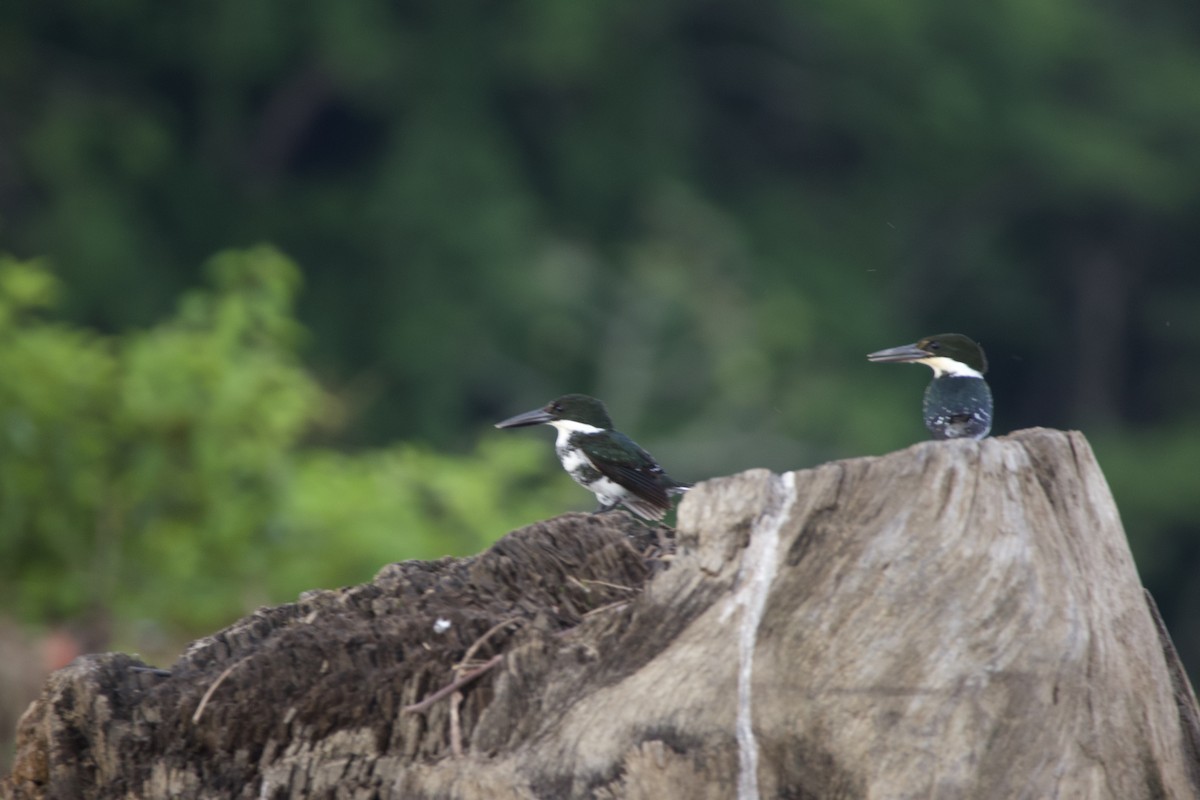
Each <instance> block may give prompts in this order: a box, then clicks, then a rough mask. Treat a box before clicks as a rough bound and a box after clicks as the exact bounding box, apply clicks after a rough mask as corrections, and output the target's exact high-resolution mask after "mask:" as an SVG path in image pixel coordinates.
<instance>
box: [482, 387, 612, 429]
mask: <svg viewBox="0 0 1200 800" xmlns="http://www.w3.org/2000/svg"><path fill="white" fill-rule="evenodd" d="M558 421H568V422H579V423H582V424H584V425H590V426H591V427H593V428H601V429H603V430H612V427H613V424H612V419H611V418H609V416H608V410H607V409H606V408H605V407H604V403H601V402H600V401H599V400H597V399H596V398H594V397H589V396H587V395H586V394H564V395H563V396H562V397H560V398H558V399H557V400H551V401H550V402H549V403H547V404H546V405H544V406H542V407H541V408H537V409H534V410H533V411H526V412H525V413H524V414H518V415H517V416H515V417H511V418H509V419H506V420H504V421H503V422H498V423H496V427H497V428H520V427H522V426H525V425H540V424H542V423H553V422H558Z"/></svg>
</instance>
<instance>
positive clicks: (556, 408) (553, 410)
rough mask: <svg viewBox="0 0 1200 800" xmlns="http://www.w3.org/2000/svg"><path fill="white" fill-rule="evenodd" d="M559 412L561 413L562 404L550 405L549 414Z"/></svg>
mask: <svg viewBox="0 0 1200 800" xmlns="http://www.w3.org/2000/svg"><path fill="white" fill-rule="evenodd" d="M560 411H562V403H551V404H550V412H551V413H552V414H557V413H558V412H560Z"/></svg>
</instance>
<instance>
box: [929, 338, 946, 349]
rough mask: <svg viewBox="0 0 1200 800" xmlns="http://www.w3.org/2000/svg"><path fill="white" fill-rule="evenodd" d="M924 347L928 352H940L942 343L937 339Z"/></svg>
mask: <svg viewBox="0 0 1200 800" xmlns="http://www.w3.org/2000/svg"><path fill="white" fill-rule="evenodd" d="M926 347H927V348H928V349H930V350H940V349H942V343H941V342H939V341H938V340H937V339H934V340H933V341H931V342H930V343H929V344H928V345H926Z"/></svg>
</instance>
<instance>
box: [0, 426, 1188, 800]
mask: <svg viewBox="0 0 1200 800" xmlns="http://www.w3.org/2000/svg"><path fill="white" fill-rule="evenodd" d="M143 666H144V665H141V664H140V663H139V662H137V661H135V660H134V659H132V658H130V657H128V656H124V655H119V654H107V655H103V656H93V657H87V658H83V659H80V660H78V661H76V662H75V663H74V664H72V665H71V666H70V667H68V668H66V669H63V670H60V671H59V672H57V673H55V674H54V675H52V676H51V677H50V679H49V680H48V682H47V685H46V687H45V689H44V692H43V694H42V696H41V698H40V699H39V700H38V701H37V702H35V703H34V704H33V705H32V706H31V707H30V709H29V711H28V712H27V713H26V714H25V716H24V717H23V719H22V721H21V723H20V727H19V731H18V739H19V741H18V752H17V759H16V762H15V767H14V771H13V773H12V775H10V776H9V777H8V778H6V779H5V780H4V782H3V784H0V788H2V789H3V794H4V795H5V796H9V797H15V798H67V797H70V798H118V797H119V798H129V797H139V798H168V797H170V798H218V797H238V798H242V797H244V798H288V797H331V798H332V797H336V798H355V799H357V798H435V797H436V798H462V799H464V800H466V799H468V798H469V799H471V800H475V799H476V798H500V799H502V800H503V799H504V798H513V799H516V798H604V799H607V800H616V798H645V799H646V800H650V799H651V798H653V799H654V800H659V799H661V798H688V800H698V799H699V798H714V799H715V798H721V799H722V800H725V799H726V798H734V797H736V798H858V797H863V798H867V797H870V798H956V799H957V798H974V799H976V800H978V799H979V798H1046V797H1063V798H1076V797H1078V798H1114V800H1136V798H1180V799H1181V800H1183V799H1184V798H1196V797H1200V722H1198V719H1200V714H1198V712H1197V706H1196V700H1195V696H1194V694H1193V692H1192V690H1191V687H1190V685H1189V684H1188V681H1187V678H1186V676H1185V674H1184V672H1183V670H1182V668H1181V667H1180V665H1179V661H1178V658H1177V657H1176V655H1175V653H1174V649H1173V648H1172V646H1171V643H1170V639H1169V638H1168V637H1167V636H1166V633H1165V630H1164V629H1162V627H1161V622H1160V621H1159V620H1158V619H1157V613H1156V611H1155V610H1154V609H1153V605H1152V603H1148V602H1147V596H1146V595H1145V594H1144V592H1143V590H1142V588H1141V585H1140V583H1139V581H1138V576H1137V572H1136V570H1135V568H1134V564H1133V560H1132V558H1131V556H1130V553H1129V549H1128V546H1127V543H1126V541H1125V536H1124V533H1123V531H1122V528H1121V523H1120V520H1119V517H1118V515H1117V510H1116V507H1115V506H1114V504H1113V501H1112V498H1111V496H1110V494H1109V491H1108V488H1107V486H1106V484H1105V481H1104V478H1103V475H1102V473H1101V471H1100V469H1099V467H1098V465H1097V464H1096V461H1095V459H1094V457H1093V455H1092V453H1091V450H1090V448H1089V447H1088V445H1087V442H1086V440H1085V439H1084V438H1083V436H1082V435H1080V434H1078V433H1062V432H1058V431H1049V430H1042V429H1034V430H1028V431H1021V432H1018V433H1015V434H1013V435H1010V436H1006V437H1002V438H993V439H986V440H984V441H982V442H975V441H961V440H955V441H946V442H927V443H923V444H918V445H915V446H913V447H910V448H908V449H907V450H903V451H900V452H896V453H891V454H889V455H886V456H882V457H873V458H858V459H852V460H847V461H839V462H834V463H830V464H825V465H822V466H820V467H817V468H815V469H810V470H801V471H798V472H793V473H788V474H785V475H782V476H778V475H774V474H772V473H770V472H768V471H766V470H752V471H750V472H746V473H743V474H740V475H735V476H733V477H729V478H720V479H714V480H711V481H707V482H705V483H702V484H700V485H699V486H697V487H696V488H695V489H694V490H693V491H692V492H690V493H689V494H688V496H687V498H686V499H685V500H684V502H683V504H682V505H681V507H680V510H679V525H678V531H677V532H672V531H669V530H666V529H662V528H645V527H643V526H641V525H639V524H638V523H637V522H635V521H634V520H633V519H632V518H630V517H628V516H627V515H625V514H623V513H611V514H604V515H598V516H589V515H581V514H568V515H565V516H562V517H558V518H555V519H552V520H548V521H546V522H542V523H538V524H536V525H532V526H530V527H528V528H525V529H522V530H519V531H516V532H514V533H511V534H509V535H508V536H506V537H505V538H504V539H502V540H501V541H500V542H498V543H497V544H496V545H495V546H494V547H492V548H491V549H490V550H488V551H487V552H485V553H483V554H481V555H479V556H475V557H471V558H465V559H457V560H456V559H443V560H440V561H435V562H405V563H402V564H393V565H390V566H388V567H385V568H384V569H383V570H382V571H381V572H380V573H379V575H378V576H377V577H376V578H375V580H374V581H372V582H371V583H368V584H364V585H362V586H356V587H351V588H347V589H342V590H338V591H320V592H312V593H309V594H307V595H305V596H303V597H302V598H301V599H300V600H299V602H297V603H293V604H289V605H284V606H279V607H276V608H268V609H263V610H260V611H258V612H256V613H255V614H253V615H252V616H250V617H248V618H246V619H244V620H242V621H241V622H239V623H237V624H235V625H234V626H232V627H230V628H229V629H227V630H225V631H222V632H220V633H218V634H216V635H214V636H212V637H209V638H206V639H202V640H200V641H198V642H196V643H195V644H193V646H192V647H191V648H190V649H189V650H188V651H187V653H186V654H185V655H184V656H183V657H182V658H181V659H180V660H179V662H178V663H177V664H175V665H174V666H173V667H172V668H171V671H170V674H169V675H164V674H156V673H154V672H148V671H144V670H142V669H140V668H141V667H143ZM456 667H457V669H456ZM423 701H424V702H423Z"/></svg>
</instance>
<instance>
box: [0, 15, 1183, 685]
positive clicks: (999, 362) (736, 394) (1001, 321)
mask: <svg viewBox="0 0 1200 800" xmlns="http://www.w3.org/2000/svg"><path fill="white" fill-rule="evenodd" d="M1198 8H1200V7H1197V6H1196V5H1195V4H1189V3H1184V2H1181V1H1180V0H1147V1H1146V2H1142V3H1139V4H1136V5H1133V4H1128V3H1124V4H1123V3H1116V4H1113V3H1109V4H1096V3H1090V2H1085V0H1062V2H1058V3H1054V4H1045V3H1035V2H1029V0H997V2H994V3H990V4H987V5H981V6H975V5H964V4H961V3H954V2H950V1H949V0H913V1H912V2H908V3H901V4H897V3H890V2H883V0H838V2H831V0H812V1H811V2H806V3H797V2H787V1H786V0H774V2H766V3H758V4H753V5H746V4H740V3H734V2H731V1H730V0H709V1H708V2H700V3H677V2H663V1H662V0H657V1H656V0H650V2H640V3H627V2H607V3H599V2H586V1H584V2H573V3H563V2H559V0H515V2H510V3H493V2H483V1H482V0H466V2H461V3H445V2H436V1H435V0H408V1H404V0H390V1H388V2H384V0H344V1H343V2H339V3H316V2H282V1H281V0H251V1H250V2H244V1H242V0H207V1H206V2H196V1H195V0H193V1H192V2H186V1H185V2H182V3H174V4H161V3H152V2H148V0H121V1H120V2H112V3H104V4H96V3H80V2H70V1H69V0H66V1H64V2H56V3H25V4H7V5H5V6H4V7H3V8H0V92H2V95H0V96H2V97H3V98H4V102H3V103H2V104H0V251H7V252H9V253H11V254H12V255H13V257H14V260H10V261H9V262H7V263H6V266H5V271H4V273H3V274H4V276H5V277H4V278H3V280H4V283H3V292H4V300H3V302H4V304H5V306H4V308H5V310H4V312H3V313H4V314H5V317H4V321H3V323H2V324H3V326H4V327H3V328H2V329H0V335H2V336H3V337H5V344H4V353H3V354H2V355H0V359H3V367H2V368H3V373H2V374H3V375H4V379H3V384H2V387H3V388H2V389H0V392H2V393H0V398H2V402H3V407H2V408H0V414H2V415H4V417H3V419H4V422H3V423H0V424H2V426H3V430H2V431H0V437H5V438H3V443H2V444H0V448H2V449H0V459H2V460H0V487H2V488H0V491H3V492H4V497H3V498H0V504H2V505H0V526H2V527H0V552H2V553H3V555H4V557H5V563H4V564H0V570H2V571H3V577H4V581H5V582H4V585H3V587H2V588H0V597H2V598H3V602H4V604H5V605H4V613H6V614H8V615H10V616H13V617H17V618H20V619H22V620H25V621H26V622H28V623H38V624H47V623H49V622H51V621H56V620H79V619H88V620H92V622H89V623H88V624H87V625H86V627H87V628H88V629H89V630H95V629H97V628H101V629H103V635H102V636H101V637H100V638H101V639H102V640H106V639H107V637H109V635H110V633H111V635H113V636H115V637H116V641H117V643H118V644H120V645H122V646H130V645H129V644H128V643H129V642H130V641H131V640H134V639H136V637H135V636H134V634H133V631H134V630H141V629H142V628H144V627H145V626H146V625H147V624H150V623H153V625H154V626H159V627H163V628H166V629H169V631H170V633H169V636H168V638H172V640H175V639H177V638H178V637H180V636H182V635H193V634H195V633H201V632H205V631H206V630H209V629H211V627H212V626H215V625H219V624H221V623H223V622H226V621H228V620H230V619H232V618H233V617H235V616H236V615H237V614H238V613H241V612H243V611H244V610H246V609H248V608H250V607H252V606H253V605H254V604H256V603H260V602H268V601H270V602H276V601H282V600H287V599H290V598H291V597H293V596H294V594H295V592H297V591H299V590H301V589H305V588H312V587H314V586H331V585H336V584H340V583H351V582H356V581H362V580H365V579H367V578H369V577H370V575H371V574H372V573H373V571H374V570H375V569H376V568H377V567H378V566H380V565H381V564H382V563H385V562H386V561H390V560H398V559H402V558H411V557H428V556H434V555H440V554H441V553H443V552H446V553H465V552H472V551H474V550H477V549H479V548H480V547H482V546H483V544H484V542H485V541H486V540H487V539H488V538H490V537H494V536H496V535H498V534H501V533H503V532H504V531H506V530H508V529H509V528H510V527H513V526H516V525H519V524H522V523H524V522H528V521H532V520H534V519H537V518H539V517H543V516H546V515H549V514H552V513H556V512H559V511H562V510H565V509H568V508H583V509H586V508H589V507H590V502H589V501H590V498H588V497H587V496H586V495H585V494H584V493H582V492H581V491H580V490H578V489H576V488H575V487H573V486H571V485H569V482H567V481H566V480H565V478H563V477H562V476H561V474H557V473H556V472H555V470H556V469H557V465H556V464H555V463H554V461H553V458H552V456H551V455H550V453H549V447H548V445H547V443H546V441H545V439H546V438H548V437H546V436H539V435H538V434H535V433H528V434H511V433H509V434H507V435H505V434H503V433H501V432H495V431H491V430H490V424H491V423H492V422H494V421H495V420H497V419H500V418H502V417H504V416H507V415H509V414H511V413H514V412H516V411H521V410H525V409H526V408H530V407H533V406H534V405H537V404H540V403H542V402H545V401H546V400H548V399H549V398H551V397H553V396H555V395H558V394H561V393H563V392H565V391H586V392H590V393H593V394H596V395H598V396H600V397H602V398H604V399H605V400H606V401H607V402H608V404H609V406H610V409H611V410H612V412H613V414H614V416H615V418H616V419H617V422H618V424H619V425H620V426H621V427H622V428H623V429H625V430H627V431H629V432H630V433H631V434H633V435H634V436H635V438H637V439H638V440H639V441H640V442H641V443H642V444H644V445H646V446H647V447H648V448H649V449H651V450H652V451H653V452H654V453H655V454H656V455H657V456H659V458H660V459H661V460H662V461H663V463H664V464H665V465H666V466H667V467H668V469H670V471H671V472H672V474H676V475H677V476H678V477H680V478H684V479H692V480H695V479H702V478H705V477H708V476H711V475H719V474H728V473H730V472H734V471H737V470H740V469H744V468H748V467H755V466H766V467H771V468H774V469H786V468H800V467H807V466H811V465H814V464H817V463H819V462H821V461H824V460H828V459H830V458H837V457H847V456H855V455H862V454H869V453H881V452H885V451H888V450H891V449H894V448H897V447H902V446H904V445H907V444H909V443H911V442H913V441H916V440H920V439H923V438H924V436H925V432H924V429H923V428H922V427H921V423H920V419H919V395H920V391H921V388H922V386H923V385H924V383H925V382H926V380H927V377H928V376H927V374H924V371H923V370H916V369H900V368H891V369H888V368H882V367H875V366H871V365H868V364H867V363H866V362H865V360H864V358H863V355H864V354H865V353H866V352H868V351H870V350H874V349H878V348H880V347H885V346H891V345H896V344H901V343H904V342H907V341H911V340H913V339H916V338H917V337H918V336H920V335H923V334H929V333H936V332H941V331H950V330H958V331H962V332H964V333H967V334H970V335H972V336H973V337H975V338H977V339H979V340H980V341H981V342H982V343H983V344H984V345H985V347H986V348H987V351H988V354H989V356H990V359H991V362H992V373H991V375H990V378H991V382H992V385H993V389H994V391H995V394H996V398H997V420H996V427H995V429H994V432H995V433H997V434H1003V433H1005V432H1007V431H1009V430H1013V429H1017V428H1021V427H1026V426H1030V425H1047V426H1054V427H1069V428H1079V429H1082V430H1083V431H1084V432H1085V433H1086V434H1087V435H1088V437H1089V439H1090V440H1091V442H1092V443H1093V446H1094V447H1095V449H1096V451H1097V454H1098V456H1099V458H1100V461H1101V464H1102V466H1103V467H1104V468H1105V471H1106V473H1107V475H1108V478H1109V480H1110V482H1111V484H1112V487H1113V490H1114V493H1115V494H1116V497H1117V501H1118V504H1119V505H1120V507H1121V510H1122V514H1123V517H1124V521H1125V524H1126V528H1127V530H1128V532H1129V535H1130V538H1131V542H1132V544H1133V547H1134V553H1135V557H1136V558H1137V560H1138V565H1139V568H1140V570H1141V573H1142V576H1143V579H1144V580H1145V581H1146V583H1147V585H1148V586H1149V587H1150V588H1151V590H1152V591H1153V592H1154V594H1155V596H1156V597H1157V598H1158V601H1159V603H1160V605H1161V606H1162V607H1163V611H1164V614H1165V615H1166V617H1167V621H1168V623H1169V625H1170V626H1171V628H1172V630H1173V632H1174V635H1175V638H1176V642H1177V644H1178V645H1179V647H1180V650H1181V652H1182V654H1183V656H1184V659H1185V661H1186V662H1188V663H1189V664H1190V665H1191V668H1192V670H1193V673H1194V674H1195V672H1196V670H1197V669H1198V668H1200V581H1198V580H1197V577H1196V576H1197V575H1198V574H1200V535H1198V534H1200V493H1198V492H1196V491H1195V488H1194V485H1193V484H1194V481H1195V477H1194V476H1195V475H1196V474H1197V466H1198V465H1200V402H1198V401H1200V375H1198V374H1197V370H1196V365H1197V364H1200V314H1197V310H1198V309H1200V270H1197V269H1196V268H1195V255H1194V254H1195V253H1196V252H1197V249H1198V247H1200V225H1197V224H1196V220H1197V219H1200V148H1197V147H1196V142H1197V141H1200V92H1197V91H1196V90H1195V87H1196V85H1198V83H1200V11H1198V10H1197V9H1198ZM263 241H267V242H271V243H272V244H273V245H275V246H277V247H278V248H280V249H281V251H282V252H285V253H287V254H288V256H290V257H291V258H294V259H295V261H296V263H297V264H298V265H299V269H300V271H301V272H302V273H303V276H304V283H305V285H306V288H305V290H304V291H303V292H302V293H301V294H300V295H299V296H298V298H297V303H298V305H297V306H296V307H295V310H294V312H293V309H292V305H291V303H292V300H293V296H294V292H295V291H296V290H297V288H298V284H299V281H298V276H297V273H296V271H295V269H294V268H293V267H292V266H291V264H290V262H288V261H287V259H286V258H285V257H283V256H281V255H280V254H279V252H276V251H274V250H270V249H252V250H247V249H245V248H247V247H250V246H252V245H256V244H257V243H259V242H263ZM226 248H242V249H240V250H236V251H233V252H229V253H226V254H225V255H222V256H220V257H218V258H217V259H216V260H215V261H214V262H212V266H211V268H210V272H209V276H208V277H205V276H204V275H203V274H202V273H200V272H199V271H198V265H201V264H204V263H206V262H208V260H209V259H210V258H211V257H212V255H213V254H214V253H217V252H219V251H223V250H225V249H226ZM40 257H45V258H46V259H47V260H48V263H50V264H51V265H52V268H51V270H50V271H48V270H47V269H46V268H44V267H42V266H39V265H38V263H37V262H31V261H29V260H30V259H34V258H40ZM51 274H53V275H54V276H57V278H51V277H50V275H51ZM181 296H182V297H183V298H184V299H183V301H182V302H181V303H180V301H179V300H178V298H180V297H181ZM305 330H306V331H307V332H308V333H307V335H304V333H303V332H304V331H305ZM147 621H150V622H147ZM139 626H140V627H139ZM110 629H111V630H110ZM104 643H105V644H107V642H106V641H104Z"/></svg>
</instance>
